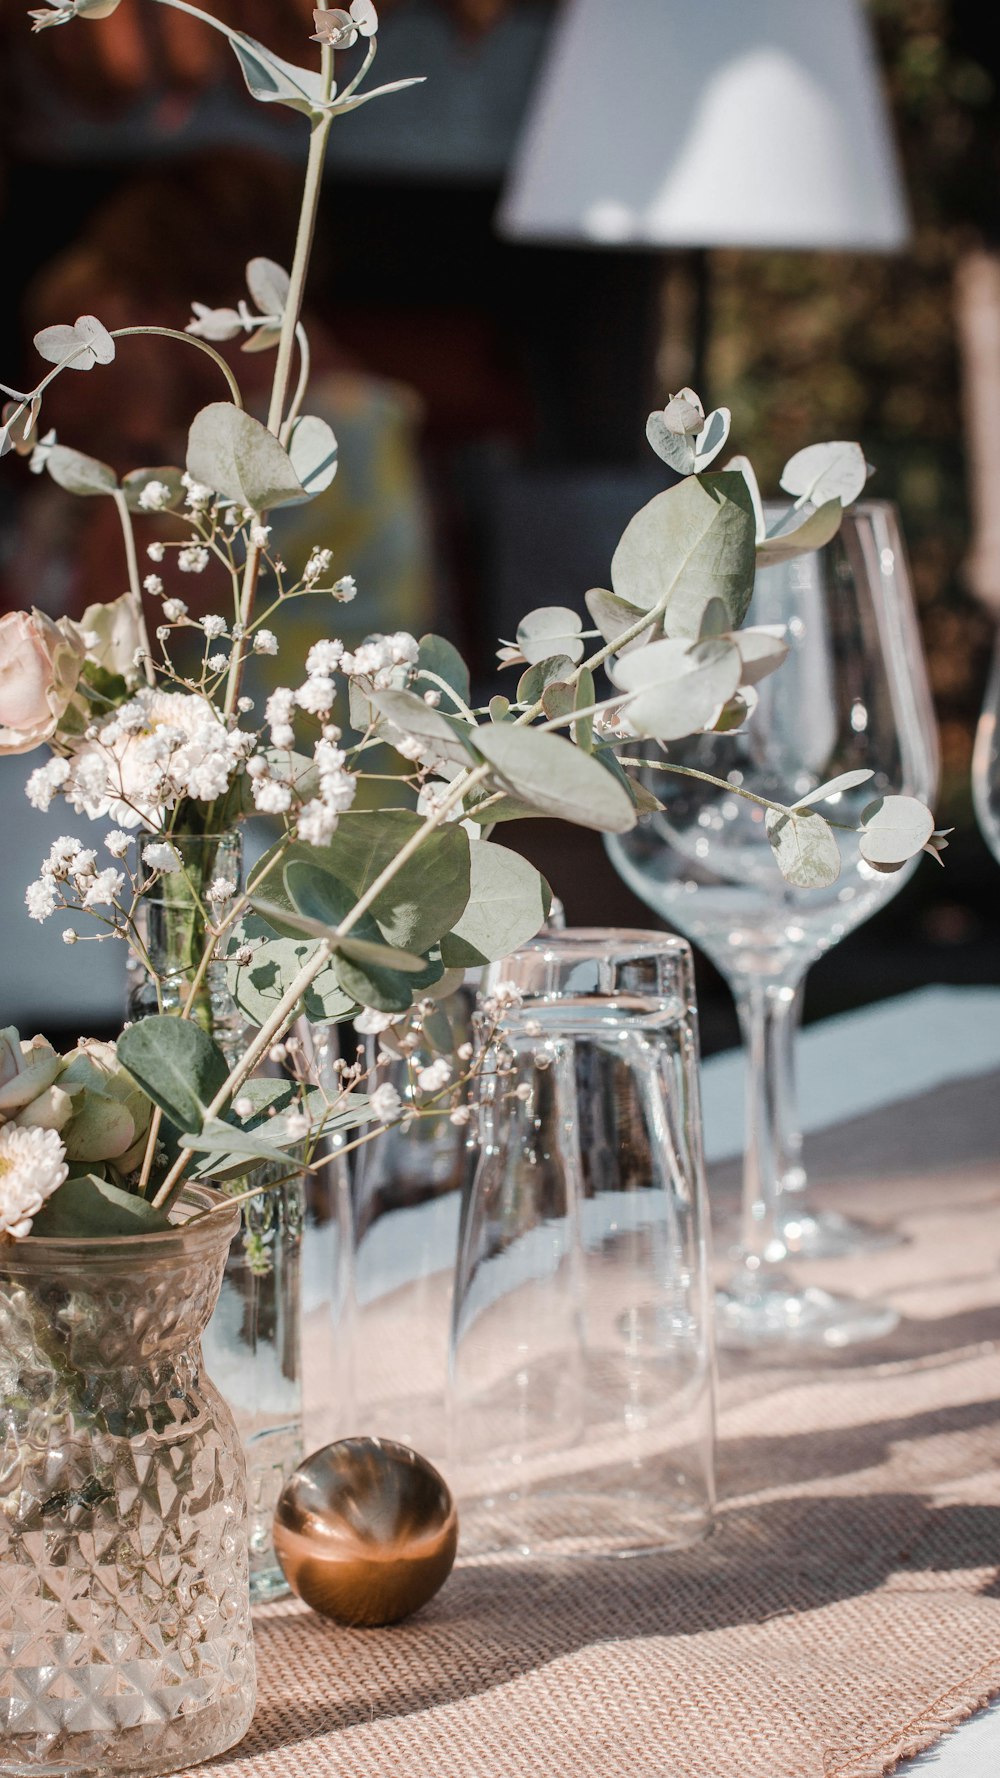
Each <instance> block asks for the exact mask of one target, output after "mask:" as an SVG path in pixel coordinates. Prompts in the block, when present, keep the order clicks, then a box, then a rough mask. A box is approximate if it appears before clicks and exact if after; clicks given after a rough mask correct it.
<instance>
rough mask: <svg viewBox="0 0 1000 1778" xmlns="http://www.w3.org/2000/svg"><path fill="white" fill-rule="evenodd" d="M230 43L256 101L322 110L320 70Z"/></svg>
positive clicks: (254, 45) (241, 41)
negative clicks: (299, 65) (302, 66)
mask: <svg viewBox="0 0 1000 1778" xmlns="http://www.w3.org/2000/svg"><path fill="white" fill-rule="evenodd" d="M229 41H230V44H231V45H232V49H233V53H234V55H235V56H236V59H237V61H238V62H239V65H240V67H241V68H242V70H243V78H244V80H245V81H246V83H247V87H248V89H249V91H250V92H251V93H252V94H253V97H254V98H255V99H259V100H260V101H261V103H262V104H265V105H289V106H290V107H291V109H292V110H293V111H302V112H304V113H305V115H306V116H307V117H308V116H311V115H313V114H315V113H316V112H318V111H320V110H322V108H323V104H324V97H323V77H322V75H321V74H320V73H319V70H318V69H314V68H300V67H297V66H296V64H295V63H294V62H286V61H284V60H283V58H282V57H281V56H276V55H275V54H274V52H273V50H270V49H267V48H266V47H265V46H264V44H263V43H258V42H257V40H256V39H255V38H253V37H247V36H246V35H245V34H244V33H243V32H242V31H239V32H235V33H233V34H232V35H231V36H230V38H229ZM193 473H194V471H193V470H192V474H193Z"/></svg>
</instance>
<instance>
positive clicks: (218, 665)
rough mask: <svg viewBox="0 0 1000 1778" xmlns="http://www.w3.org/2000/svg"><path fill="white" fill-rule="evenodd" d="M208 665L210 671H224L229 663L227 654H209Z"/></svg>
mask: <svg viewBox="0 0 1000 1778" xmlns="http://www.w3.org/2000/svg"><path fill="white" fill-rule="evenodd" d="M208 665H209V669H210V671H211V672H213V673H224V672H225V670H226V668H227V667H228V665H229V656H228V654H210V655H209V657H208Z"/></svg>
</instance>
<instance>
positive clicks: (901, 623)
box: [608, 501, 937, 1346]
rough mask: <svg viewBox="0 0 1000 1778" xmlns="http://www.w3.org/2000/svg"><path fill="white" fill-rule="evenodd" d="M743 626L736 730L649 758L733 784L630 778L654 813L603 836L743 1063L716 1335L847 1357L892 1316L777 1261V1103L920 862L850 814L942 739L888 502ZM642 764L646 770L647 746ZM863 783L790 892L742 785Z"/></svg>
mask: <svg viewBox="0 0 1000 1778" xmlns="http://www.w3.org/2000/svg"><path fill="white" fill-rule="evenodd" d="M748 621H749V622H751V623H781V624H784V625H785V626H786V634H787V640H788V642H789V644H790V652H789V656H788V659H787V660H786V661H785V662H784V664H783V665H782V666H781V667H780V668H779V670H778V672H777V673H775V674H774V675H772V677H770V678H769V679H766V680H765V681H764V682H763V683H762V684H761V685H760V687H759V688H758V689H759V703H758V705H757V707H756V709H755V710H754V712H753V715H752V716H751V717H750V719H749V721H748V722H747V723H746V724H745V726H744V727H743V728H742V729H740V730H738V731H737V732H735V733H731V734H726V735H716V734H712V735H697V736H692V737H691V738H690V739H689V740H686V741H682V742H679V743H671V745H670V747H669V751H668V752H667V753H666V754H665V755H661V756H660V757H661V759H662V758H667V759H669V761H670V762H671V763H673V764H677V765H680V766H687V767H693V768H695V769H696V770H699V771H704V772H710V773H712V774H713V776H715V777H717V778H719V779H721V780H723V781H724V783H725V784H727V785H728V786H729V787H730V788H729V789H722V788H720V787H719V786H717V785H714V784H706V783H704V782H703V781H701V780H700V779H696V778H687V777H682V776H676V775H674V774H672V773H669V772H664V771H662V770H657V769H655V768H654V767H653V766H650V767H648V768H647V769H646V770H644V771H643V772H642V773H641V774H640V775H641V777H642V779H643V782H644V783H645V784H646V785H647V787H648V788H649V789H651V790H652V791H653V792H654V793H655V794H656V795H657V796H658V797H659V798H660V800H661V802H662V803H663V804H664V805H665V806H664V808H663V810H662V811H659V812H657V813H654V814H652V815H650V816H647V817H645V818H644V819H643V820H641V821H640V823H639V825H638V826H637V827H636V828H634V829H633V830H632V832H631V833H628V834H625V835H622V836H616V837H614V838H612V839H610V840H609V841H608V847H609V850H610V854H611V857H612V860H613V862H614V864H615V866H616V868H617V869H618V871H619V872H620V874H621V875H622V876H623V877H624V879H625V881H626V882H627V883H628V885H629V887H630V888H631V889H633V890H634V891H635V892H636V894H638V895H640V896H641V897H642V898H643V900H645V901H646V902H647V903H648V904H649V905H650V906H651V907H652V908H654V909H655V910H656V912H657V914H659V915H660V917H661V918H662V919H664V920H665V921H666V923H667V924H668V925H670V926H673V927H675V928H676V929H677V930H678V931H680V932H682V933H684V934H685V936H686V937H688V938H690V939H692V940H693V941H694V943H695V944H697V945H700V946H701V948H702V949H703V950H704V951H705V952H707V954H708V956H709V957H710V958H711V959H712V961H713V962H714V963H715V965H716V967H717V968H718V969H719V970H720V971H721V973H722V974H723V975H724V976H725V978H726V980H727V981H728V983H729V985H730V988H731V989H732V992H733V995H734V997H735V1000H736V1007H737V1012H738V1015H739V1020H740V1028H741V1031H742V1034H743V1040H744V1043H745V1046H746V1052H747V1106H746V1111H747V1133H746V1151H745V1157H744V1185H743V1230H742V1237H741V1243H740V1246H739V1248H738V1249H737V1253H736V1264H735V1267H734V1270H733V1273H732V1276H731V1278H730V1280H729V1283H728V1285H727V1287H726V1288H725V1289H724V1290H723V1291H721V1292H720V1293H719V1299H718V1310H719V1314H718V1322H719V1337H720V1340H721V1341H722V1342H723V1343H726V1344H730V1345H737V1346H757V1345H760V1344H764V1343H767V1342H770V1341H774V1340H794V1341H798V1342H802V1343H806V1344H819V1345H826V1346H846V1345H848V1344H851V1343H853V1342H855V1341H858V1340H865V1339H872V1338H875V1337H877V1336H878V1335H881V1334H883V1333H886V1332H888V1331H889V1330H890V1328H891V1327H892V1326H893V1325H894V1324H895V1321H896V1314H895V1311H894V1310H892V1309H891V1308H888V1307H887V1306H886V1305H884V1304H881V1303H874V1302H855V1301H853V1300H852V1299H850V1298H847V1297H842V1296H834V1295H831V1294H830V1293H829V1292H826V1291H822V1290H819V1289H816V1288H808V1289H801V1288H799V1286H798V1285H797V1283H796V1282H794V1281H793V1280H792V1279H790V1278H789V1277H788V1276H787V1275H786V1274H785V1272H784V1271H783V1270H782V1269H781V1262H782V1261H784V1260H785V1259H787V1258H788V1257H789V1246H788V1244H787V1243H786V1241H785V1240H784V1238H783V1235H782V1227H781V1222H782V1217H781V1208H782V1206H781V1183H782V1173H783V1171H785V1170H787V1168H788V1165H789V1160H788V1154H787V1151H786V1149H785V1146H784V1126H785V1121H786V1120H785V1117H784V1115H783V1106H784V1104H785V1103H786V1102H787V1101H788V1099H789V1092H788V1081H789V1071H788V1054H789V1052H788V1049H787V1039H788V1037H789V1034H790V1030H791V1029H793V1024H794V1021H793V1024H792V1026H790V1023H789V1021H790V1020H791V1019H792V1015H793V1012H794V1009H795V1002H796V994H797V991H798V989H799V987H800V985H801V983H802V981H803V979H804V977H805V975H806V972H807V971H808V969H809V967H810V965H811V964H812V963H814V962H815V960H816V958H817V957H820V956H822V955H823V954H824V952H826V951H828V950H830V949H831V947H832V946H833V945H835V944H837V943H838V942H839V940H840V939H842V938H844V937H845V936H846V934H847V933H848V932H851V931H852V930H853V929H854V927H856V926H859V925H860V924H861V923H862V922H863V921H865V920H867V919H870V918H871V916H872V914H874V913H875V912H876V911H877V910H878V909H879V908H880V907H882V906H883V905H884V904H885V902H887V901H888V900H890V899H891V897H892V896H894V895H896V894H898V892H899V890H900V888H901V887H902V885H903V884H904V883H905V882H906V880H907V878H908V877H909V876H910V875H911V874H912V872H913V870H914V869H915V868H916V861H915V860H911V861H910V863H909V864H908V865H907V866H905V867H904V869H903V870H901V871H897V872H895V873H894V874H892V875H889V874H886V873H884V872H881V871H877V870H875V869H873V868H872V867H871V866H870V865H869V864H867V863H866V862H865V860H864V859H863V858H862V857H861V855H860V852H859V848H858V838H857V835H856V833H854V832H853V831H850V830H851V829H853V828H854V827H855V825H856V823H857V819H858V816H859V814H860V812H861V810H862V809H863V808H864V806H865V805H866V804H867V803H869V802H871V801H872V800H873V798H875V797H877V796H879V795H880V794H886V793H890V792H898V793H902V794H905V795H909V796H915V797H919V798H921V799H923V800H925V801H927V800H930V798H931V797H932V796H933V794H934V790H935V786H936V781H937V740H936V731H935V726H934V717H933V712H932V708H931V701H930V693H929V689H928V685H927V677H926V671H925V667H924V661H923V655H922V652H921V647H920V639H919V633H918V629H917V622H916V615H915V611H914V607H913V599H912V594H911V591H910V579H909V572H908V568H907V563H906V557H905V553H904V550H903V544H902V538H901V535H900V531H899V526H898V521H897V519H896V515H895V512H894V509H893V508H892V507H891V506H890V505H888V504H887V503H886V502H883V501H866V502H864V503H862V504H860V505H859V506H856V507H854V508H852V509H851V510H850V511H848V512H847V513H845V515H844V522H843V524H842V526H841V529H840V531H839V532H838V534H837V536H836V537H835V538H834V540H833V542H832V543H830V544H828V545H827V546H826V548H825V549H823V550H820V551H816V552H813V553H812V554H809V555H806V556H800V557H797V558H796V559H795V560H793V561H790V562H784V563H780V564H776V565H774V566H772V567H768V568H765V569H762V570H761V571H760V572H759V573H758V575H757V580H756V584H755V588H754V596H753V601H752V604H751V608H750V613H749V618H748ZM634 751H635V752H636V754H637V757H645V758H647V759H648V758H651V757H652V758H655V755H656V752H657V750H656V748H655V746H653V745H650V744H643V745H642V746H641V747H638V746H637V747H636V748H635V749H634ZM865 767H867V768H869V769H870V770H871V771H872V772H873V774H874V775H873V777H872V778H871V779H869V780H868V781H867V782H866V783H864V784H862V785H859V786H857V787H856V788H854V789H848V790H843V791H841V792H840V793H839V794H838V795H836V796H834V797H833V798H830V799H829V800H828V801H827V802H826V803H825V804H824V805H823V813H824V814H826V815H828V817H829V818H830V819H831V820H834V821H837V822H840V823H843V824H844V827H845V830H846V831H844V832H841V833H838V839H839V841H840V851H841V858H842V868H841V873H840V876H839V878H838V879H837V881H836V882H835V883H833V884H831V885H830V886H829V887H828V888H825V889H815V890H812V889H809V890H806V889H797V888H794V887H793V886H792V885H791V884H789V883H786V882H785V881H784V879H783V878H782V876H781V875H780V873H779V871H778V867H777V865H776V863H775V861H774V858H773V856H772V853H771V849H770V846H769V844H768V840H767V836H766V833H765V829H764V810H763V808H761V807H760V805H759V804H758V803H755V802H750V801H748V800H747V799H746V798H745V797H744V796H742V795H739V794H737V792H738V791H750V792H752V793H753V794H754V795H756V796H760V797H768V798H772V799H774V800H776V801H778V802H782V803H788V802H790V801H791V800H792V799H794V798H799V797H802V796H805V795H807V794H808V792H809V791H810V790H813V789H815V788H816V787H817V786H818V785H819V784H821V783H824V782H826V781H827V780H829V779H831V778H833V777H835V776H837V775H839V774H840V773H843V772H848V771H852V770H857V769H859V768H865Z"/></svg>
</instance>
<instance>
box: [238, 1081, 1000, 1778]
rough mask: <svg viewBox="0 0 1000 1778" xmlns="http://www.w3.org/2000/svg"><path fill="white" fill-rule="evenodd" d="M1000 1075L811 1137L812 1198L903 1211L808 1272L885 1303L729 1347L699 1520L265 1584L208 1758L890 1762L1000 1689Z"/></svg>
mask: <svg viewBox="0 0 1000 1778" xmlns="http://www.w3.org/2000/svg"><path fill="white" fill-rule="evenodd" d="M998 1104H1000V1081H998V1080H997V1079H996V1078H993V1079H983V1080H980V1081H976V1082H966V1083H963V1084H962V1085H961V1086H958V1087H952V1088H949V1089H946V1090H944V1091H943V1092H941V1093H938V1094H936V1095H933V1096H931V1097H929V1098H927V1099H925V1100H922V1101H920V1102H919V1103H916V1102H914V1103H912V1104H908V1105H905V1106H900V1107H897V1108H896V1109H895V1112H894V1113H893V1114H892V1115H891V1116H890V1115H888V1114H884V1113H880V1114H878V1115H873V1116H872V1117H871V1118H866V1119H864V1120H861V1121H859V1122H858V1123H857V1124H855V1125H853V1126H851V1127H850V1128H849V1129H846V1130H842V1131H840V1132H838V1133H837V1135H836V1136H833V1135H831V1136H829V1137H827V1138H823V1139H820V1140H819V1141H818V1142H816V1143H814V1144H813V1147H812V1150H811V1153H810V1159H811V1162H812V1165H813V1169H814V1171H815V1172H817V1173H825V1174H826V1175H827V1177H828V1178H832V1179H834V1180H835V1185H833V1186H832V1187H831V1188H830V1189H829V1190H826V1191H824V1192H822V1193H821V1194H820V1196H821V1200H822V1201H825V1202H827V1203H828V1204H832V1205H835V1206H836V1208H838V1209H840V1210H843V1211H846V1212H848V1213H853V1214H861V1215H865V1214H867V1215H869V1216H871V1215H873V1214H876V1213H877V1215H878V1216H879V1217H883V1218H886V1219H891V1220H892V1222H894V1223H895V1224H896V1225H897V1226H898V1227H900V1228H901V1229H902V1230H903V1232H904V1233H905V1234H906V1236H907V1237H908V1240H907V1244H906V1245H905V1246H902V1247H899V1248H895V1249H893V1250H892V1251H890V1252H883V1253H878V1254H873V1255H869V1256H868V1257H866V1258H865V1259H863V1260H860V1259H852V1260H849V1261H839V1262H837V1263H828V1264H824V1265H812V1266H810V1267H809V1268H808V1280H809V1282H811V1283H816V1284H818V1285H822V1286H825V1287H826V1288H828V1289H835V1290H840V1291H843V1290H848V1289H849V1290H850V1291H851V1292H852V1293H854V1294H856V1295H865V1294H875V1293H878V1294H881V1295H888V1296H890V1297H891V1298H892V1299H893V1300H894V1302H895V1303H896V1304H897V1306H898V1307H899V1309H900V1310H901V1311H902V1314H903V1321H902V1323H901V1325H900V1327H899V1329H898V1331H897V1332H896V1333H894V1334H893V1335H892V1336H891V1337H890V1338H889V1339H887V1340H883V1341H881V1342H880V1343H878V1344H877V1345H872V1346H870V1347H868V1348H866V1349H864V1350H862V1351H857V1350H855V1351H853V1352H851V1351H849V1352H846V1353H844V1354H842V1355H840V1356H836V1355H834V1356H830V1357H828V1358H824V1359H823V1360H821V1361H818V1360H817V1359H816V1358H815V1356H814V1355H813V1356H808V1357H803V1358H801V1359H799V1360H797V1361H789V1360H788V1359H787V1357H785V1356H782V1357H772V1358H770V1359H767V1360H765V1361H763V1362H762V1361H760V1360H756V1361H754V1362H753V1363H750V1362H748V1361H746V1360H742V1359H741V1360H734V1359H727V1360H726V1361H725V1362H724V1363H723V1366H722V1379H721V1402H722V1412H721V1420H720V1434H721V1438H720V1450H719V1491H720V1496H721V1505H720V1512H719V1520H718V1529H717V1531H716V1534H715V1537H714V1538H713V1539H712V1541H711V1542H710V1543H709V1544H707V1545H704V1546H703V1547H701V1548H699V1549H695V1550H691V1551H688V1552H686V1553H683V1554H679V1555H674V1556H663V1557H649V1558H643V1559H640V1560H637V1561H634V1562H630V1563H614V1562H597V1561H595V1562H592V1563H582V1564H581V1563H577V1564H566V1565H558V1564H557V1565H553V1566H550V1567H543V1566H540V1565H538V1564H535V1563H523V1562H518V1561H516V1560H515V1561H514V1562H513V1563H512V1564H510V1565H499V1564H493V1565H483V1566H467V1567H462V1566H459V1568H458V1569H457V1570H456V1572H455V1573H454V1575H453V1576H452V1578H451V1580H450V1581H449V1583H448V1585H447V1587H446V1588H445V1589H444V1591H443V1592H442V1593H441V1594H440V1595H439V1596H438V1598H437V1599H435V1600H434V1601H433V1602H432V1604H431V1605H430V1606H428V1607H427V1608H426V1609H425V1610H424V1611H423V1612H422V1613H421V1614H420V1615H419V1616H418V1617H416V1618H414V1619H412V1620H411V1621H410V1622H409V1623H406V1624H402V1625H399V1626H397V1627H396V1628H395V1629H392V1630H379V1631H346V1630H338V1629H334V1628H332V1627H331V1626H329V1625H327V1624H324V1623H322V1622H320V1620H319V1619H317V1618H315V1617H314V1616H312V1615H311V1614H309V1613H307V1612H305V1611H304V1610H303V1609H302V1608H301V1607H299V1606H298V1605H296V1604H291V1605H279V1606H272V1607H270V1608H268V1609H267V1610H265V1611H263V1612H261V1613H260V1614H259V1617H258V1620H257V1648H258V1666H259V1673H260V1704H259V1708H258V1712H257V1717H256V1720H255V1723H254V1726H253V1728H252V1730H251V1732H250V1734H249V1736H248V1737H247V1740H246V1741H245V1742H244V1744H243V1746H242V1747H241V1748H240V1749H239V1751H238V1753H236V1754H234V1755H231V1756H229V1757H227V1758H224V1759H222V1760H220V1761H218V1762H217V1763H216V1764H215V1765H214V1767H213V1768H212V1769H213V1771H214V1773H215V1774H216V1775H217V1778H279V1775H280V1778H320V1775H321V1774H322V1775H326V1774H344V1775H345V1778H348V1775H349V1778H510V1775H512V1774H516V1775H518V1778H520V1775H521V1774H524V1775H525V1778H527V1775H529V1774H530V1775H531V1778H589V1775H591V1774H593V1775H595V1778H880V1775H881V1774H883V1773H886V1772H889V1771H891V1770H892V1768H893V1766H894V1765H895V1764H896V1762H897V1761H898V1760H899V1759H901V1758H902V1757H904V1756H905V1755H907V1754H911V1753H915V1752H917V1751H919V1750H921V1749H922V1748H925V1747H928V1746H930V1745H931V1744H932V1743H933V1742H934V1741H935V1740H936V1739H937V1738H938V1737H939V1736H940V1735H941V1734H942V1733H944V1732H945V1730H946V1729H947V1728H949V1727H950V1726H951V1725H952V1724H954V1723H956V1722H958V1721H960V1720H961V1719H962V1718H963V1717H965V1716H967V1715H969V1714H970V1713H971V1712H972V1711H973V1710H974V1709H976V1708H977V1706H979V1705H981V1704H982V1703H984V1702H985V1701H986V1700H987V1699H988V1698H989V1697H990V1696H991V1695H993V1694H994V1693H996V1692H998V1691H1000V1408H998V1396H1000V1128H998V1122H997V1106H998ZM729 1183H731V1181H730V1180H729V1179H727V1178H726V1177H723V1178H722V1179H721V1180H720V1181H718V1182H717V1184H718V1185H719V1186H721V1188H722V1189H721V1190H720V1192H719V1197H718V1200H717V1201H719V1202H720V1203H722V1204H724V1203H725V1187H726V1186H727V1184H729Z"/></svg>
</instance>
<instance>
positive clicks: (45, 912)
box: [24, 877, 59, 920]
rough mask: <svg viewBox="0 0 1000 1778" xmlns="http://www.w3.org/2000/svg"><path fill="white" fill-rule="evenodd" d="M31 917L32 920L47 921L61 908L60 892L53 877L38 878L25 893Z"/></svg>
mask: <svg viewBox="0 0 1000 1778" xmlns="http://www.w3.org/2000/svg"><path fill="white" fill-rule="evenodd" d="M24 899H25V903H26V905H27V909H28V914H29V917H30V918H31V919H32V920H47V919H48V917H49V915H50V914H54V913H55V911H56V908H57V907H58V906H59V891H58V890H57V888H56V885H55V880H54V879H53V878H52V877H38V878H37V879H36V881H35V882H34V883H29V884H28V887H27V889H26V890H25V891H24Z"/></svg>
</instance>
